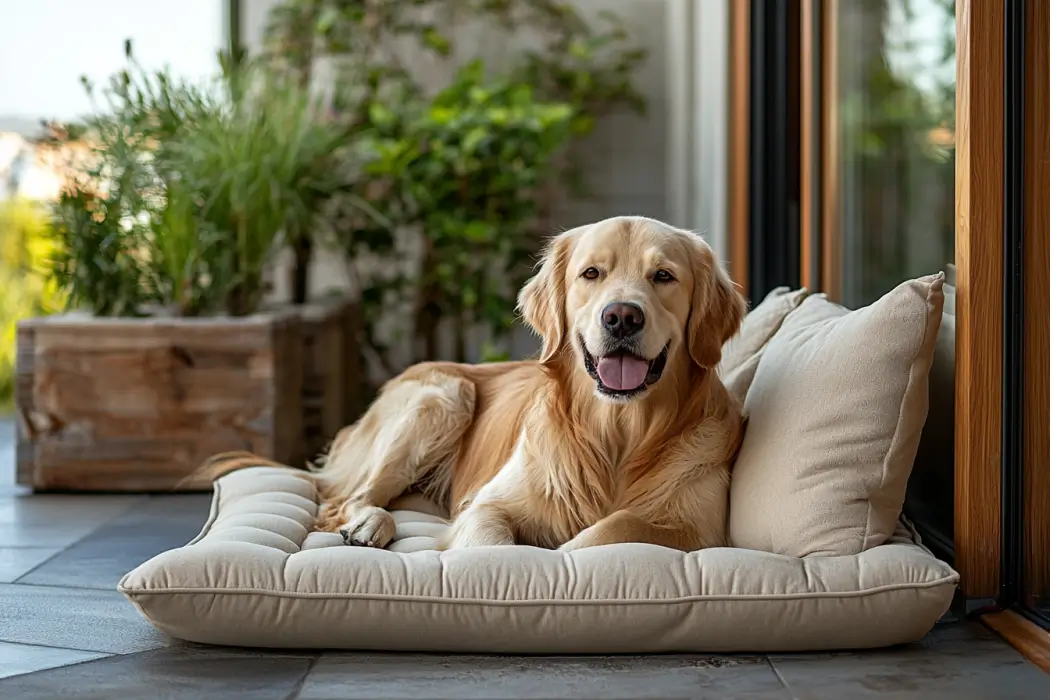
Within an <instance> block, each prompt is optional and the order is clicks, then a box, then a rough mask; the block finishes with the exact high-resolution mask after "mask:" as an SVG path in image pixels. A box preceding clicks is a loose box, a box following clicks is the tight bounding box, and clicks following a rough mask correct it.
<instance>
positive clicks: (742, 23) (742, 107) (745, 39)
mask: <svg viewBox="0 0 1050 700" xmlns="http://www.w3.org/2000/svg"><path fill="white" fill-rule="evenodd" d="M750 95H751V0H730V5H729V124H728V128H729V154H728V160H729V163H728V166H729V192H728V195H729V207H728V228H729V272H730V276H731V277H732V278H733V280H734V281H735V282H736V283H737V285H738V286H739V287H740V291H741V292H742V293H743V295H744V296H745V297H749V296H750V294H749V292H750V285H749V284H748V270H749V269H750V256H749V255H748V247H749V246H748V243H749V238H750V236H749V230H750V217H749V215H748V209H749V201H748V200H749V192H750V187H749V185H748V182H749V179H750V158H751V151H750V133H749V129H750V125H749V115H750V114H751V97H750Z"/></svg>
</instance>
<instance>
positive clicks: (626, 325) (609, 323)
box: [602, 301, 645, 338]
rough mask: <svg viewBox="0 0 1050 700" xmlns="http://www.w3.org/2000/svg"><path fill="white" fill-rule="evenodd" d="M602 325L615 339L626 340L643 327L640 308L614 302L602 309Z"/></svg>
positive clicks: (642, 315) (621, 302)
mask: <svg viewBox="0 0 1050 700" xmlns="http://www.w3.org/2000/svg"><path fill="white" fill-rule="evenodd" d="M602 325H603V326H605V330H607V331H609V333H611V334H612V335H613V336H615V337H617V338H628V337H630V336H632V335H634V334H635V333H637V332H638V331H640V330H642V328H643V327H644V326H645V314H643V313H642V307H640V306H638V305H637V304H630V303H627V302H623V301H616V302H613V303H612V304H609V305H608V306H606V307H605V308H604V309H602Z"/></svg>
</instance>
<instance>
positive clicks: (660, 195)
mask: <svg viewBox="0 0 1050 700" xmlns="http://www.w3.org/2000/svg"><path fill="white" fill-rule="evenodd" d="M276 2H277V0H246V1H245V2H244V10H243V13H242V18H241V22H242V40H243V41H244V42H245V44H246V46H247V47H248V49H249V50H257V49H258V48H259V46H260V43H261V39H262V36H263V33H264V29H265V25H266V16H267V13H268V12H269V10H270V8H271V7H273V5H275V4H276ZM576 5H577V6H578V7H579V8H580V10H581V11H582V12H584V13H585V14H586V15H596V14H597V13H599V12H601V11H606V10H609V11H613V12H615V13H617V14H618V15H620V16H621V17H623V18H624V20H625V21H626V22H627V24H628V25H629V28H630V30H631V31H632V33H633V35H634V36H635V37H636V38H637V40H638V41H639V42H640V43H641V44H642V45H643V46H645V47H646V48H647V49H648V50H649V59H648V61H647V62H646V64H645V65H644V66H643V67H642V68H641V70H640V71H639V73H638V76H637V79H636V85H637V86H638V87H639V89H640V90H641V91H642V92H643V93H644V94H645V96H646V98H647V100H648V110H647V113H646V115H645V116H644V117H638V116H635V115H631V114H623V115H613V116H611V117H609V118H607V119H605V120H603V121H602V122H601V123H600V124H599V126H598V128H597V129H596V131H595V133H594V134H593V135H592V136H591V137H590V140H589V143H588V144H587V149H586V153H587V157H586V160H585V167H586V176H587V178H588V182H589V184H590V187H591V191H592V193H593V196H592V197H590V198H588V199H585V200H576V201H571V202H567V203H566V204H565V205H564V206H562V207H559V209H558V210H557V211H556V212H555V215H554V217H553V221H552V226H553V229H554V230H553V231H552V233H554V232H557V231H559V230H564V229H567V228H571V227H573V226H577V225H580V224H583V223H587V222H589V221H594V220H597V219H601V218H605V217H609V216H615V215H618V214H640V215H646V216H651V217H655V218H658V219H662V220H666V221H668V222H670V223H674V224H677V225H681V226H685V227H688V228H693V229H695V230H698V231H702V232H705V233H706V235H707V238H708V240H709V242H711V243H712V245H714V246H715V249H716V251H718V252H719V253H720V254H721V253H722V251H723V250H724V249H725V245H724V243H725V237H724V234H723V230H724V227H725V226H724V222H725V211H724V210H725V205H724V199H725V196H726V192H725V168H726V162H725V142H726V137H725V133H726V123H725V115H726V105H727V103H726V97H725V94H726V76H725V73H726V53H727V46H726V40H725V36H726V27H727V24H726V20H727V9H726V5H727V0H576ZM464 31H465V32H466V33H467V36H466V40H464V37H461V42H462V43H463V44H469V45H470V47H471V49H474V50H477V51H478V52H480V53H481V55H483V56H484V57H485V58H486V59H488V60H494V61H498V60H499V59H500V58H501V57H502V55H505V53H506V51H505V47H504V46H503V45H502V44H501V43H500V42H498V41H486V39H487V37H486V36H484V35H479V34H476V33H475V34H470V33H469V32H470V29H469V28H465V30H464ZM286 277H287V275H286V274H283V273H281V274H278V275H277V276H276V278H275V284H276V295H277V296H278V297H283V296H285V295H286V294H287V284H286ZM345 284H346V275H345V273H344V272H343V270H342V268H341V266H340V265H339V263H338V261H337V260H335V259H332V258H328V259H325V260H320V261H318V263H317V265H316V274H314V276H313V285H314V289H315V291H316V292H321V291H323V290H326V289H330V288H332V287H334V286H343V285H345ZM535 347H536V345H535V341H534V339H532V338H531V337H530V335H529V334H528V333H527V332H526V331H524V329H522V332H521V333H519V334H518V336H517V337H516V338H515V339H514V342H513V346H512V352H513V354H515V355H516V356H521V355H523V354H527V353H529V352H532V350H533V349H534V348H535Z"/></svg>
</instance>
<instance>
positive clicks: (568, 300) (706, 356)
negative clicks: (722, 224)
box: [518, 217, 746, 401]
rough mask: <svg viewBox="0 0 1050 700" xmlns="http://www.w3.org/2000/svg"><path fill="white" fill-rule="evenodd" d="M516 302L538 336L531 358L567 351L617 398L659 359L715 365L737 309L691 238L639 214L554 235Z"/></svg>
mask: <svg viewBox="0 0 1050 700" xmlns="http://www.w3.org/2000/svg"><path fill="white" fill-rule="evenodd" d="M518 301H519V307H520V309H521V312H522V315H523V316H524V318H525V321H526V322H527V323H528V324H529V325H530V326H532V327H533V329H535V331H536V332H537V333H538V334H539V335H540V337H541V338H542V339H543V349H542V351H541V355H540V362H542V363H550V362H552V361H554V359H555V358H557V357H564V356H565V354H564V353H565V351H567V350H569V349H571V350H572V351H573V352H574V354H575V364H576V367H577V369H578V370H580V371H583V372H586V373H587V375H589V376H590V377H591V379H592V380H593V381H594V383H595V387H596V390H597V392H598V394H599V395H600V396H602V397H605V398H610V399H615V400H620V401H626V400H630V399H634V398H637V397H640V396H642V395H644V394H645V393H646V391H647V390H648V389H649V388H650V387H652V386H654V385H655V384H657V383H658V382H659V381H660V378H661V376H663V373H664V370H665V369H666V368H667V366H668V364H674V363H679V362H689V361H692V362H694V363H695V364H697V365H699V366H701V367H704V368H706V369H711V368H713V367H715V365H717V364H718V362H719V360H720V359H721V357H722V345H723V344H724V343H725V341H726V340H728V339H729V338H730V337H731V336H732V335H733V334H735V333H736V331H737V329H738V328H739V327H740V322H741V319H742V318H743V315H744V312H745V310H746V304H745V301H744V299H743V297H742V296H741V295H740V293H739V292H737V290H736V288H735V286H734V285H733V283H732V282H731V281H730V279H729V277H728V276H727V275H726V273H725V272H724V271H723V270H722V268H721V267H720V266H719V264H718V262H717V261H716V260H715V257H714V254H713V252H712V251H711V248H710V246H708V245H707V243H706V242H705V241H704V240H703V239H702V238H700V236H698V235H696V234H694V233H691V232H689V231H683V230H681V229H676V228H673V227H671V226H668V225H667V224H664V223H661V222H659V221H654V220H651V219H646V218H642V217H616V218H612V219H606V220H604V221H600V222H598V223H596V224H591V225H589V226H582V227H580V228H576V229H572V230H571V231H567V232H565V233H563V234H561V235H559V236H557V237H556V238H554V239H553V240H552V241H551V242H550V244H549V245H548V247H547V249H546V251H545V253H544V256H543V260H542V263H541V266H540V270H539V272H538V274H536V276H535V277H533V278H532V279H531V280H529V282H528V284H526V285H525V287H524V288H523V289H522V291H521V295H520V296H519V299H518Z"/></svg>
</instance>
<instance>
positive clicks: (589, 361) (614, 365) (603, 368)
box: [580, 338, 670, 398]
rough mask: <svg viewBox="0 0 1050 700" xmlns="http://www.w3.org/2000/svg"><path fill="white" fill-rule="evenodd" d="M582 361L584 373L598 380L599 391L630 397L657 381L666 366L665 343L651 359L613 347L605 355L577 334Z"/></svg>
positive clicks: (668, 345)
mask: <svg viewBox="0 0 1050 700" xmlns="http://www.w3.org/2000/svg"><path fill="white" fill-rule="evenodd" d="M580 346H581V347H582V348H583V356H584V359H583V362H584V365H585V366H586V368H587V374H589V375H590V376H591V378H592V379H594V381H595V382H597V384H598V392H599V393H601V394H605V395H606V396H613V397H617V398H630V397H632V396H634V395H636V394H640V393H642V392H643V391H645V390H646V389H647V388H649V387H650V386H651V385H653V384H654V383H656V381H657V380H658V379H660V376H661V375H662V374H663V373H664V368H665V367H667V349H668V348H669V347H670V343H668V344H667V345H665V346H664V349H663V350H662V351H660V354H659V355H657V356H656V357H655V358H653V359H652V360H647V359H645V358H644V357H640V356H638V355H636V354H634V353H632V352H629V351H627V350H615V351H613V352H611V353H609V354H607V355H601V356H599V355H592V354H591V353H590V352H589V351H588V350H587V346H586V345H585V344H584V343H583V338H580Z"/></svg>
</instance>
